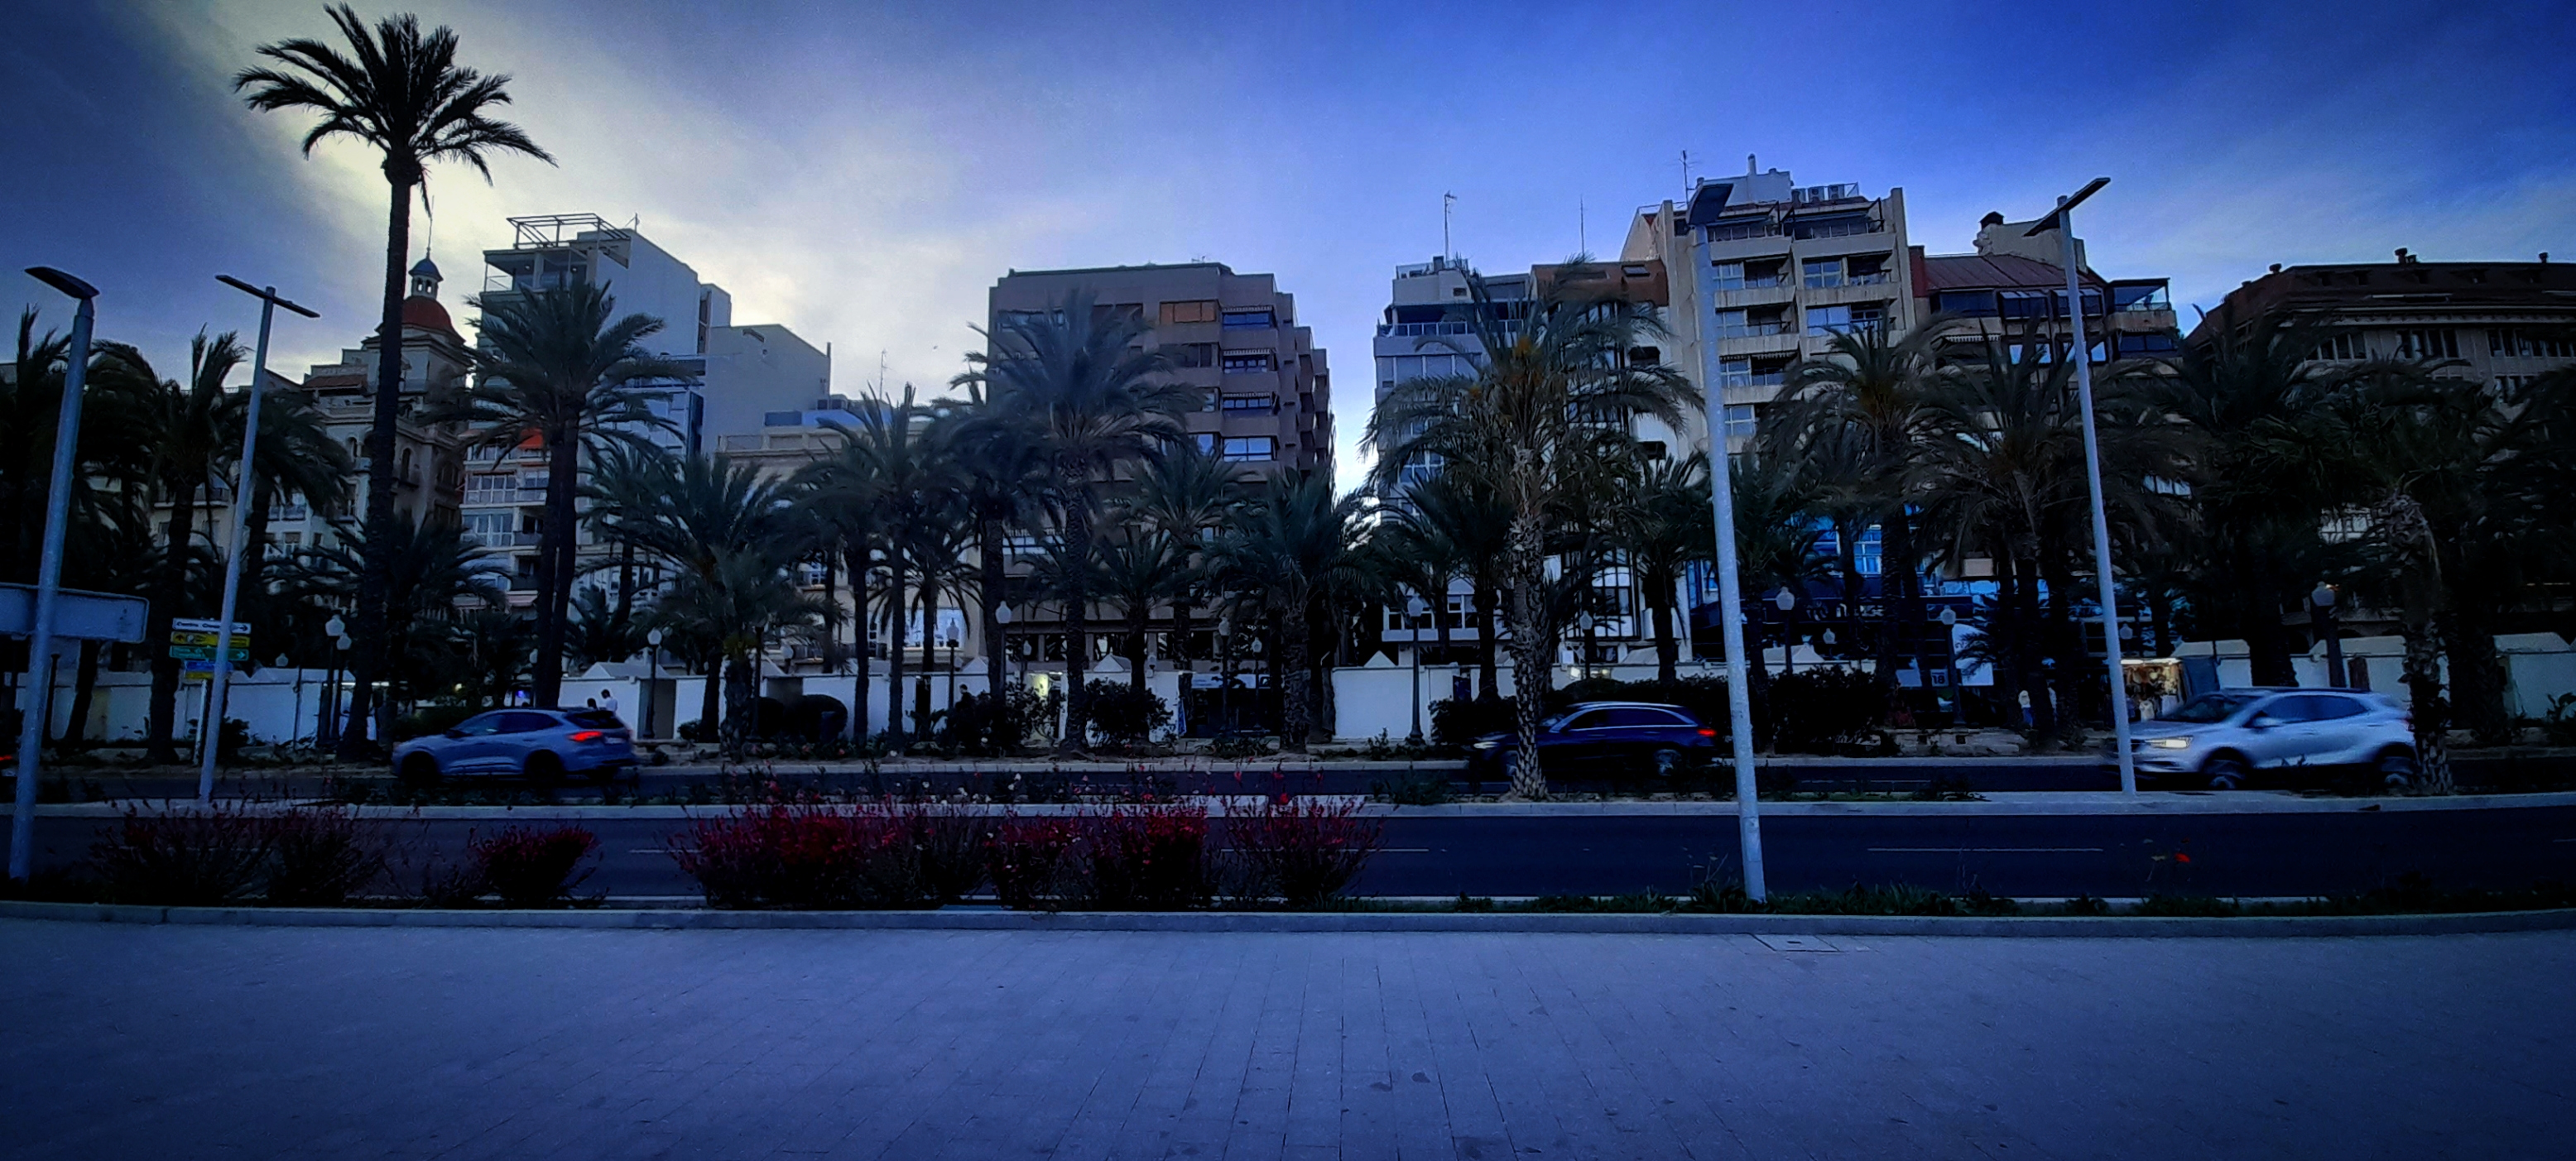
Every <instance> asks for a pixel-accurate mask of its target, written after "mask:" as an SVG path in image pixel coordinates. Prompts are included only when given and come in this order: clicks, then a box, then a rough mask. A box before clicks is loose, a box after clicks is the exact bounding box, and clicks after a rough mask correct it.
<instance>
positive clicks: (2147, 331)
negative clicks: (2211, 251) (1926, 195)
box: [1912, 214, 2176, 363]
mask: <svg viewBox="0 0 2576 1161" xmlns="http://www.w3.org/2000/svg"><path fill="white" fill-rule="evenodd" d="M2032 224H2033V223H2030V222H2007V221H2005V220H2004V216H2003V215H2002V214H1987V215H1986V216H1985V219H1984V220H1983V221H1981V222H1979V223H1978V225H1977V241H1976V252H1975V253H1971V254H1931V255H1926V254H1925V253H1924V252H1923V248H1922V247H1920V246H1916V247H1914V248H1913V250H1912V262H1913V266H1914V290H1915V294H1916V296H1917V297H1916V299H1915V310H1914V313H1915V317H1917V318H1930V317H1932V316H1934V315H1936V314H1937V315H1947V316H1949V317H1950V318H1951V319H1952V320H1953V321H1954V328H1953V329H1952V330H1951V331H1950V338H1951V341H1952V342H1984V341H1986V340H1990V339H1994V340H2002V341H2004V342H2006V343H2016V342H2025V341H2037V342H2042V343H2057V344H2063V343H2065V342H2066V341H2067V339H2068V336H2069V331H2070V328H2069V325H2068V321H2067V319H2068V315H2067V312H2066V268H2065V267H2064V265H2062V263H2063V262H2064V261H2065V254H2064V245H2065V242H2064V239H2063V237H2062V236H2061V235H2060V234H2059V232H2058V230H2057V229H2055V228H2051V229H2048V230H2044V231H2041V232H2040V233H2039V234H2037V235H2035V236H2034V235H2032V234H2030V233H2029V230H2030V227H2031V226H2032ZM2075 265H2076V277H2077V278H2078V280H2079V285H2080V286H2081V287H2082V289H2083V294H2082V296H2081V297H2082V299H2083V310H2084V337H2085V345H2086V347H2087V348H2089V350H2088V352H2087V353H2088V355H2089V357H2090V358H2091V359H2092V360H2093V361H2094V362H2096V363H2101V362H2104V361H2106V360H2109V359H2114V358H2120V359H2150V358H2160V357H2165V356H2170V355H2172V354H2174V353H2175V350H2176V344H2175V329H2174V309H2173V296H2172V294H2171V293H2170V292H2169V291H2168V290H2167V280H2165V279H2162V278H2105V277H2103V276H2102V275H2100V274H2097V273H2095V272H2094V270H2093V268H2092V265H2091V263H2090V262H2089V261H2088V260H2087V259H2086V256H2085V251H2084V240H2083V239H2081V238H2078V239H2076V240H2075Z"/></svg>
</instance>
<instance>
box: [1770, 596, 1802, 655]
mask: <svg viewBox="0 0 2576 1161" xmlns="http://www.w3.org/2000/svg"><path fill="white" fill-rule="evenodd" d="M1771 607H1772V608H1775V609H1778V610H1780V670H1781V672H1783V673H1796V672H1797V671H1798V638H1797V636H1796V634H1795V632H1794V630H1793V629H1792V627H1791V625H1790V623H1789V610H1791V609H1795V608H1797V607H1798V594H1796V593H1793V592H1790V591H1789V586H1787V585H1782V586H1780V591H1779V592H1776V593H1773V594H1771Z"/></svg>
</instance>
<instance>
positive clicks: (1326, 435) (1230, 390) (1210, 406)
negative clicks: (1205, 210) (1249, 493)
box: [987, 262, 1333, 475]
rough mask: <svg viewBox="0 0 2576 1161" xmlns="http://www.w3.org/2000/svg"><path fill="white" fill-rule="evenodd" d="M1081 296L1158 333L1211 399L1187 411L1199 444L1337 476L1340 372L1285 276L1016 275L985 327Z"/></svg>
mask: <svg viewBox="0 0 2576 1161" xmlns="http://www.w3.org/2000/svg"><path fill="white" fill-rule="evenodd" d="M1077 291H1079V292H1084V293H1088V294H1090V295H1091V296H1092V301H1093V302H1094V303H1095V304H1096V305H1097V306H1098V307H1099V308H1100V309H1104V310H1111V311H1122V312H1127V313H1130V314H1133V315H1136V316H1138V317H1141V318H1143V319H1144V320H1145V321H1146V323H1147V324H1148V325H1149V326H1150V327H1151V328H1152V329H1151V330H1150V332H1149V333H1148V334H1147V335H1146V338H1145V341H1146V342H1148V343H1151V344H1154V345H1155V346H1157V347H1159V348H1161V350H1162V351H1163V353H1164V354H1165V355H1166V356H1168V357H1169V358H1170V359H1171V362H1172V366H1173V368H1174V371H1173V374H1174V375H1175V376H1177V377H1178V378H1179V379H1180V380H1181V381H1182V382H1184V383H1187V384H1189V385H1190V386H1192V387H1196V388H1198V389H1199V391H1200V392H1201V393H1202V394H1203V396H1204V400H1205V402H1204V403H1203V405H1202V409H1201V410H1200V411H1199V412H1198V413H1196V414H1193V415H1187V416H1183V417H1182V423H1183V426H1184V427H1185V428H1186V429H1187V430H1188V432H1189V434H1190V438H1192V439H1194V440H1196V441H1197V442H1198V445H1199V449H1200V450H1202V451H1204V452H1207V453H1208V454H1210V455H1214V456H1217V457H1219V458H1221V459H1224V460H1226V461H1228V462H1232V463H1239V464H1243V465H1245V466H1246V467H1249V468H1252V469H1255V470H1258V471H1261V472H1264V473H1269V472H1276V471H1282V470H1289V469H1294V470H1297V471H1306V472H1323V473H1325V474H1327V475H1330V474H1331V472H1332V470H1333V412H1332V374H1331V371H1330V369H1329V368H1328V367H1327V366H1326V365H1325V359H1324V351H1323V349H1322V348H1320V347H1317V346H1316V345H1315V336H1314V332H1313V331H1311V330H1309V329H1308V328H1306V327H1303V326H1299V325H1297V302H1296V298H1295V296H1294V295H1290V294H1287V293H1284V292H1282V291H1281V290H1280V289H1279V287H1278V281H1277V279H1275V278H1274V277H1272V276H1271V275H1268V274H1237V273H1235V272H1234V271H1233V270H1232V269H1229V268H1228V267H1226V266H1225V265H1223V264H1221V263H1216V262H1190V263H1183V264H1178V265H1171V266H1159V265H1148V266H1103V267H1097V268H1092V269H1085V270H1014V271H1011V272H1010V273H1009V274H1007V275H1004V276H1003V278H1002V279H1001V281H999V282H996V283H994V284H993V290H992V296H991V312H990V315H991V317H990V318H989V319H988V320H987V321H988V326H989V327H991V328H995V329H996V330H998V328H999V326H1000V325H1001V322H1002V320H1003V318H1004V317H1005V316H1006V315H1008V314H1011V313H1013V312H1032V311H1046V310H1052V309H1055V308H1056V307H1058V306H1061V305H1062V304H1063V303H1064V302H1065V300H1066V299H1067V298H1068V297H1069V296H1070V295H1072V294H1074V293H1075V292H1077Z"/></svg>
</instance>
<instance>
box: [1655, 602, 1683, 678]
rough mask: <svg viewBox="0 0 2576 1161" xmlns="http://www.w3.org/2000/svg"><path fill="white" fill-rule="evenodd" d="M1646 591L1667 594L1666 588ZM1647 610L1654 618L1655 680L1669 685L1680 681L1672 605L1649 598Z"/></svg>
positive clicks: (1679, 658)
mask: <svg viewBox="0 0 2576 1161" xmlns="http://www.w3.org/2000/svg"><path fill="white" fill-rule="evenodd" d="M1648 591H1650V592H1654V593H1669V592H1671V591H1672V590H1671V589H1670V588H1669V587H1667V586H1660V585H1659V586H1655V587H1654V588H1652V589H1649V590H1648ZM1647 608H1648V609H1650V610H1651V611H1652V612H1653V613H1654V618H1655V680H1657V681H1660V682H1662V683H1664V684H1665V685H1671V684H1673V683H1674V682H1676V681H1679V680H1681V652H1682V651H1681V642H1680V641H1678V640H1676V639H1675V638H1674V637H1673V603H1672V601H1670V600H1668V599H1654V598H1649V599H1648V601H1647Z"/></svg>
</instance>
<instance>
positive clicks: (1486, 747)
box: [1476, 742, 1502, 750]
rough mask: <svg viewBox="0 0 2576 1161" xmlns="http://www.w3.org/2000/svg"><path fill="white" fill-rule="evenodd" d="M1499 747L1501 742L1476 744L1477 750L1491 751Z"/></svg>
mask: <svg viewBox="0 0 2576 1161" xmlns="http://www.w3.org/2000/svg"><path fill="white" fill-rule="evenodd" d="M1500 745H1502V743H1501V742H1478V743H1476V748H1477V749H1479V750H1491V749H1493V748H1495V747H1497V746H1500Z"/></svg>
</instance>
